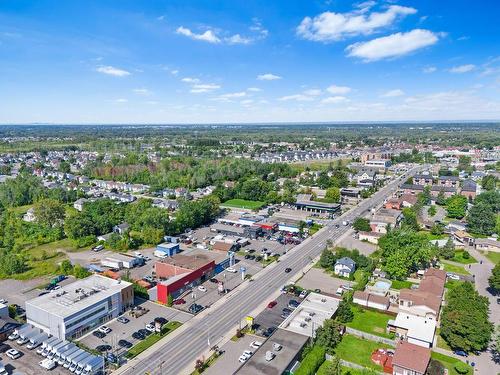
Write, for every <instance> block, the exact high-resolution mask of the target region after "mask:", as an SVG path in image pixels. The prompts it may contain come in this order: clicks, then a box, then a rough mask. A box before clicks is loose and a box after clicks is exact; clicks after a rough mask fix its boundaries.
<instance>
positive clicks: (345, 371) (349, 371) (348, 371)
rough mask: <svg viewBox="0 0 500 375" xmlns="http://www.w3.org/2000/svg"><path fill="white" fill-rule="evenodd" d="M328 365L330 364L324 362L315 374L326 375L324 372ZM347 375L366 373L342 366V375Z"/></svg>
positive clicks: (363, 374) (362, 374)
mask: <svg viewBox="0 0 500 375" xmlns="http://www.w3.org/2000/svg"><path fill="white" fill-rule="evenodd" d="M330 363H331V361H325V362H323V364H322V365H321V366H320V367H319V369H318V372H316V375H326V374H327V372H326V371H327V369H328V365H329V364H330ZM347 374H350V375H365V374H366V371H363V370H358V369H355V368H350V367H344V366H342V375H347Z"/></svg>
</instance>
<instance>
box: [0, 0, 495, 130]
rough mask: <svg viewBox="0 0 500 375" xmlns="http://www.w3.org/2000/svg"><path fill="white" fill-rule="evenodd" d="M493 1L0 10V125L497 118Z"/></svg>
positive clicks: (58, 5)
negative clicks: (33, 123) (32, 123)
mask: <svg viewBox="0 0 500 375" xmlns="http://www.w3.org/2000/svg"><path fill="white" fill-rule="evenodd" d="M499 14H500V2H497V1H487V2H478V1H465V0H454V1H451V0H440V1H435V0H434V1H431V0H425V1H411V0H408V1H404V0H401V1H365V2H349V1H345V0H331V1H319V0H310V1H305V0H304V1H293V0H286V1H285V0H281V1H254V0H245V1H238V0H232V1H213V0H212V1H210V0H206V1H186V0H184V1H182V0H179V1H178V0H170V1H127V0H119V1H118V0H115V1H104V0H101V1H92V0H85V1H77V0H72V1H48V0H38V1H23V0H7V1H6V0H4V1H0V123H31V122H53V123H192V122H195V123H207V122H209V123H211V122H217V123H225V122H273V121H278V122H281V121H294V122H302V121H310V122H315V121H371V120H372V121H385V120H394V121H397V120H410V121H411V120H474V119H500V51H499V49H500V22H498V15H499Z"/></svg>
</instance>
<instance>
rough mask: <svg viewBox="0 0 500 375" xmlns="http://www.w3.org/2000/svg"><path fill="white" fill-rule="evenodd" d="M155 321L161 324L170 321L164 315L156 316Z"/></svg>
mask: <svg viewBox="0 0 500 375" xmlns="http://www.w3.org/2000/svg"><path fill="white" fill-rule="evenodd" d="M155 322H158V323H160V324H161V325H164V324H167V323H168V319H165V318H164V317H162V316H157V317H156V318H155Z"/></svg>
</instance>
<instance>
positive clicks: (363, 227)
mask: <svg viewBox="0 0 500 375" xmlns="http://www.w3.org/2000/svg"><path fill="white" fill-rule="evenodd" d="M352 227H353V228H354V229H355V230H357V231H360V232H369V231H371V227H370V220H368V219H365V218H364V217H358V218H356V220H354V223H352Z"/></svg>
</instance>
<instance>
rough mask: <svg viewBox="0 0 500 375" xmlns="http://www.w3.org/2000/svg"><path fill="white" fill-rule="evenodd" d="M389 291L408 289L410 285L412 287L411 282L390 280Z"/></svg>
mask: <svg viewBox="0 0 500 375" xmlns="http://www.w3.org/2000/svg"><path fill="white" fill-rule="evenodd" d="M391 281H392V284H391V289H396V290H400V289H410V288H411V286H412V285H414V284H413V283H412V282H411V281H407V280H391Z"/></svg>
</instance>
